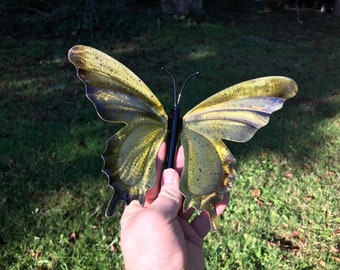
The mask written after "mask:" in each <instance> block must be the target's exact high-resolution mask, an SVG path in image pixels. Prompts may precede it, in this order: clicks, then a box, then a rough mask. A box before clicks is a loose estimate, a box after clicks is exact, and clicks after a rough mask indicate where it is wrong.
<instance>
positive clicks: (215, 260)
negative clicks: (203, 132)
mask: <svg viewBox="0 0 340 270" xmlns="http://www.w3.org/2000/svg"><path fill="white" fill-rule="evenodd" d="M216 2H217V1H216ZM5 3H6V1H5ZM37 3H38V2H37ZM1 5H2V7H3V6H4V4H3V3H2V4H1ZM137 7H138V6H137ZM137 7H133V9H132V10H133V12H131V13H130V9H131V8H132V7H131V6H130V8H129V9H128V10H126V11H124V12H123V13H121V14H120V15H119V17H117V18H115V20H116V21H119V20H121V21H123V22H124V23H123V24H117V25H116V26H114V27H113V28H112V29H110V31H109V32H105V33H103V32H100V31H99V32H96V31H93V32H92V34H91V36H89V35H83V34H82V33H81V32H79V33H78V34H75V35H71V32H70V31H64V32H63V31H61V32H59V36H56V35H51V33H50V32H45V33H43V30H42V29H43V28H42V29H41V30H40V31H41V32H40V33H39V32H36V33H35V34H34V35H33V34H32V33H33V32H34V30H33V25H29V27H27V29H20V28H15V29H16V31H17V33H11V34H8V33H7V32H6V34H3V36H2V43H1V47H0V53H1V58H0V71H1V73H0V74H1V75H0V108H1V110H0V119H1V120H0V121H1V124H0V136H1V141H0V151H1V153H2V155H1V156H0V269H122V258H121V253H120V249H119V245H118V242H119V216H117V217H116V218H113V219H107V218H105V217H104V210H105V207H106V204H107V202H108V201H109V198H110V196H111V190H110V189H109V188H107V186H106V178H105V176H104V175H103V174H101V172H100V170H101V167H102V160H101V158H100V154H101V152H102V151H103V150H104V147H105V140H106V139H107V138H108V137H109V136H110V135H112V134H113V133H114V131H115V130H116V128H117V127H116V126H113V125H112V124H109V123H104V122H102V121H101V120H100V119H98V117H97V115H96V113H95V110H94V108H93V106H92V104H90V102H88V100H86V97H85V95H84V89H83V85H82V84H81V83H80V82H79V81H78V79H77V78H76V76H75V71H74V68H73V66H72V65H71V64H70V63H69V62H68V60H67V58H66V55H67V51H68V49H69V48H70V47H71V46H73V45H75V44H77V43H82V44H88V45H91V46H94V47H96V48H98V49H101V50H103V51H105V52H107V53H109V54H110V55H113V56H114V57H116V58H117V59H119V60H120V61H122V62H123V63H125V64H126V65H127V66H128V67H129V68H130V69H132V70H134V71H135V72H136V73H137V74H138V75H139V76H140V77H141V78H142V79H143V80H144V81H145V82H146V83H147V85H149V86H150V87H151V89H152V90H153V91H154V92H155V94H156V95H157V96H158V97H159V98H160V100H161V101H162V103H163V104H165V106H166V108H167V109H169V108H170V106H171V90H172V88H171V85H170V82H169V78H168V76H167V75H166V74H164V73H163V72H161V71H160V69H159V68H160V67H161V66H163V65H165V66H166V67H167V68H168V69H170V70H171V71H173V72H174V73H175V74H178V77H179V78H178V80H181V79H183V78H185V77H186V75H187V74H189V73H192V72H193V71H196V70H199V71H200V76H199V77H197V78H195V79H193V80H191V81H190V83H189V85H188V86H187V88H186V89H185V93H184V96H183V98H182V101H183V111H187V110H188V109H189V108H191V107H192V106H193V105H195V104H197V103H198V102H199V101H201V100H203V99H205V98H206V97H208V96H210V95H211V94H213V93H215V92H216V91H218V90H221V89H222V88H224V87H226V86H229V85H232V84H235V83H237V82H240V81H244V80H247V79H251V78H254V77H260V76H266V75H285V76H288V77H291V78H293V79H295V80H296V81H297V83H298V85H299V87H300V91H299V94H298V96H297V97H296V98H294V99H293V100H291V101H288V102H287V104H286V105H285V107H284V108H283V110H281V111H280V112H277V113H275V114H274V115H273V117H272V118H271V122H270V123H269V125H268V126H267V127H265V128H264V129H262V130H261V131H259V132H258V133H257V134H256V135H255V137H254V138H253V139H252V140H251V141H249V142H247V143H245V144H235V143H229V142H227V144H228V146H229V147H230V149H231V151H232V153H233V154H234V155H235V157H236V158H237V165H238V167H237V172H238V174H239V176H238V178H237V179H236V181H235V183H234V189H233V190H232V195H231V201H230V205H229V207H228V209H227V211H226V213H225V214H224V215H223V216H222V217H221V219H220V230H219V232H217V233H211V234H210V235H209V236H208V237H207V239H206V241H205V244H204V250H205V254H206V267H207V269H338V268H339V257H340V255H339V245H340V239H339V226H340V213H339V199H338V198H339V190H340V187H339V173H340V172H339V166H338V164H339V152H340V151H339V150H340V149H339V145H340V141H339V138H340V128H339V125H340V123H339V105H340V99H339V90H340V77H339V74H338V72H339V68H340V66H339V60H338V59H340V55H339V50H336V48H338V47H339V43H340V42H339V41H340V40H339V31H340V25H339V22H338V21H336V20H335V19H333V18H326V17H324V16H320V15H319V14H317V13H314V12H304V13H303V14H302V16H303V18H304V24H298V23H297V22H296V17H295V16H296V14H295V12H294V11H282V12H277V13H266V14H264V13H256V12H252V13H246V12H238V13H233V12H228V11H225V10H222V9H220V8H219V6H218V4H217V3H216V6H213V5H211V6H209V8H206V12H207V19H206V21H204V22H202V23H199V24H198V23H196V22H193V21H190V20H185V19H181V20H175V21H170V20H166V19H163V18H162V17H159V16H158V15H159V14H158V11H157V9H152V8H151V9H150V12H151V13H150V14H147V13H148V12H146V10H145V9H144V8H140V9H138V8H137ZM136 14H137V15H136ZM130 23H131V24H130ZM57 24H59V26H58V27H60V28H59V29H63V28H64V29H67V28H68V27H70V25H68V24H69V21H68V20H63V21H58V23H57V22H56V23H55V25H57ZM113 25H114V24H113ZM135 26H136V28H134V27H135ZM13 27H14V26H13ZM16 27H18V26H16ZM115 27H117V28H115ZM60 33H63V35H61V34H60ZM46 35H47V36H49V39H46ZM117 36H119V38H118V39H117ZM23 44H24V46H23ZM185 97H187V98H185Z"/></svg>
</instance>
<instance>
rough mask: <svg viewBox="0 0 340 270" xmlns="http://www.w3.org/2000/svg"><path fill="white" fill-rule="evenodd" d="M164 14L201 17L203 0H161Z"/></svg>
mask: <svg viewBox="0 0 340 270" xmlns="http://www.w3.org/2000/svg"><path fill="white" fill-rule="evenodd" d="M161 6H162V9H163V12H164V13H166V14H185V15H187V14H189V13H192V14H194V15H195V16H200V15H202V13H203V10H202V0H161Z"/></svg>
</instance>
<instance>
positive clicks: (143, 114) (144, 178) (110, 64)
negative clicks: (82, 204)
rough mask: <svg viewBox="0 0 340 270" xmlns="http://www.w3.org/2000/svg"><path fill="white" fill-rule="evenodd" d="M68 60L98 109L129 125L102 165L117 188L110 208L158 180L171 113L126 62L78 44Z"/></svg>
mask: <svg viewBox="0 0 340 270" xmlns="http://www.w3.org/2000/svg"><path fill="white" fill-rule="evenodd" d="M69 60H70V61H71V62H72V64H73V65H74V66H75V67H76V68H77V71H78V77H79V78H80V79H81V80H82V81H83V82H84V84H85V86H86V94H87V97H88V98H89V99H90V100H91V101H92V103H93V104H94V106H95V108H96V110H97V112H98V115H99V116H100V117H101V118H102V119H104V120H106V121H112V122H123V123H126V124H127V126H125V127H124V128H122V129H121V130H120V131H119V132H117V133H116V134H115V135H113V137H112V138H110V139H109V140H108V141H107V147H106V150H105V152H104V153H103V158H104V162H105V164H104V168H103V171H104V172H105V173H106V174H107V176H108V178H109V184H110V186H111V187H112V188H113V189H114V196H113V198H112V200H111V203H110V205H109V207H108V209H107V215H112V214H113V212H114V210H115V208H116V206H117V204H118V203H119V201H120V200H125V201H130V200H132V199H139V200H140V202H141V203H144V194H145V191H146V190H147V189H148V188H150V187H152V186H153V185H154V183H155V181H156V168H155V160H156V156H157V152H158V149H159V147H160V145H161V143H162V142H163V141H164V139H165V136H166V132H167V115H166V113H165V112H164V109H163V106H162V104H161V103H160V102H159V100H158V99H157V98H156V96H155V95H154V94H153V93H152V92H151V90H150V89H149V88H148V87H147V86H146V85H145V84H144V83H143V82H142V80H141V79H139V78H138V77H137V76H136V75H135V74H134V73H133V72H132V71H130V70H129V69H128V68H127V67H125V66H124V65H123V64H121V63H120V62H118V61H117V60H115V59H113V58H111V57H110V56H108V55H106V54H104V53H102V52H101V51H99V50H96V49H94V48H91V47H88V46H82V45H78V46H74V47H73V48H71V49H70V51H69Z"/></svg>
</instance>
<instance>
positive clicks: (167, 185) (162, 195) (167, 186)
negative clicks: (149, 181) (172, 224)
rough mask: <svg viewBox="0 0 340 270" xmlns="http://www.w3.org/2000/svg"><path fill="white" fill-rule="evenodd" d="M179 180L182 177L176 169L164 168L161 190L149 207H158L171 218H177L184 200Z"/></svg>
mask: <svg viewBox="0 0 340 270" xmlns="http://www.w3.org/2000/svg"><path fill="white" fill-rule="evenodd" d="M179 180H180V177H179V174H178V172H177V171H176V170H174V169H166V170H164V171H163V175H162V179H161V185H162V186H161V191H160V192H159V194H158V197H157V199H156V200H155V201H154V202H153V203H152V204H151V206H150V207H149V208H155V209H157V211H160V212H161V213H162V214H163V215H165V216H166V217H167V218H169V219H173V218H175V217H176V216H177V214H178V211H179V209H180V208H181V205H182V200H183V198H182V194H181V192H180V191H179Z"/></svg>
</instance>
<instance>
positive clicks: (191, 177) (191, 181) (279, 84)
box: [69, 45, 297, 229]
mask: <svg viewBox="0 0 340 270" xmlns="http://www.w3.org/2000/svg"><path fill="white" fill-rule="evenodd" d="M69 59H70V61H71V62H72V63H73V64H74V66H75V67H76V69H77V71H78V77H79V78H80V79H81V80H82V81H83V82H84V84H85V86H86V92H87V97H88V98H89V99H90V100H91V101H92V103H93V104H94V106H95V108H96V110H97V112H98V114H99V116H100V117H101V118H102V119H103V120H106V121H111V122H123V123H125V124H126V126H124V127H123V128H122V129H120V130H119V131H118V132H117V133H116V134H114V135H113V136H112V137H111V138H110V139H109V140H108V141H107V146H106V150H105V151H104V153H103V155H102V156H103V159H104V168H103V171H104V172H105V173H106V174H107V176H108V178H109V185H110V186H111V187H112V188H113V189H114V196H113V199H112V200H111V203H110V205H109V207H108V209H107V215H109V216H110V215H112V214H113V213H114V211H115V209H116V207H117V204H118V203H119V201H121V200H123V201H126V202H128V203H129V202H130V201H131V200H133V199H138V200H139V201H140V202H141V203H142V204H143V203H144V200H145V197H144V194H145V192H146V191H147V190H148V189H149V188H151V187H152V186H153V185H154V184H155V181H156V167H155V160H156V156H157V152H158V149H159V147H160V145H161V143H162V142H163V141H164V140H165V139H166V137H167V135H168V141H167V142H168V143H167V144H168V145H169V144H173V145H172V146H176V144H177V141H176V140H177V138H178V139H179V140H180V142H181V144H182V145H183V149H184V157H185V164H184V168H183V171H182V175H181V181H180V190H181V192H182V193H183V195H184V197H185V199H184V203H183V209H184V210H186V209H188V208H190V207H194V208H196V209H198V210H199V211H202V210H206V211H208V212H209V214H210V218H211V224H212V228H213V229H216V228H217V215H216V210H215V206H216V204H217V203H218V202H220V201H221V200H222V199H223V197H224V196H225V194H226V193H227V192H228V189H229V188H230V187H231V182H232V180H233V179H234V178H235V176H236V172H235V170H234V165H235V158H234V157H233V155H232V154H231V153H230V151H229V149H228V148H227V147H226V145H225V144H224V142H223V141H222V139H224V140H230V141H236V142H245V141H248V140H249V139H250V138H251V137H252V136H253V135H254V133H255V132H256V131H257V130H258V129H259V128H261V127H263V126H264V125H266V124H267V123H268V121H269V116H270V114H271V113H272V112H274V111H276V110H279V109H280V108H281V107H282V106H283V103H284V101H285V100H286V99H288V98H291V97H293V96H294V95H295V94H296V92H297V85H296V83H295V82H294V81H293V80H291V79H289V78H286V77H280V76H274V77H264V78H259V79H254V80H250V81H247V82H243V83H240V84H237V85H234V86H232V87H229V88H226V89H224V90H222V91H220V92H218V93H216V94H214V95H213V96H211V97H210V98H208V99H206V100H205V101H203V102H201V103H200V104H198V105H197V106H196V107H194V108H193V109H192V110H190V111H189V112H188V113H186V114H185V115H184V116H183V118H182V117H181V114H180V109H179V106H178V102H177V103H175V106H174V109H173V111H172V113H171V115H170V116H169V117H168V115H167V114H166V113H165V111H164V108H163V106H162V104H161V103H160V102H159V100H158V99H157V98H156V96H155V95H154V94H153V93H152V91H151V90H150V89H149V88H148V87H147V86H146V85H145V84H144V83H143V82H142V80H140V79H139V78H138V77H137V76H136V75H135V74H134V73H133V72H132V71H130V70H129V69H128V68H127V67H125V66H124V65H123V64H121V63H119V62H118V61H117V60H115V59H113V58H111V57H110V56H108V55H106V54H104V53H102V52H100V51H98V50H96V49H94V48H91V47H87V46H82V45H77V46H74V47H73V48H71V49H70V51H69ZM168 122H169V123H168ZM174 123H175V124H174ZM168 133H169V134H168ZM170 148H171V147H170ZM171 149H175V147H172V148H171ZM171 151H172V152H171ZM171 151H169V153H167V155H168V158H167V160H168V164H167V165H166V167H172V166H173V156H174V154H175V153H174V150H171Z"/></svg>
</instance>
